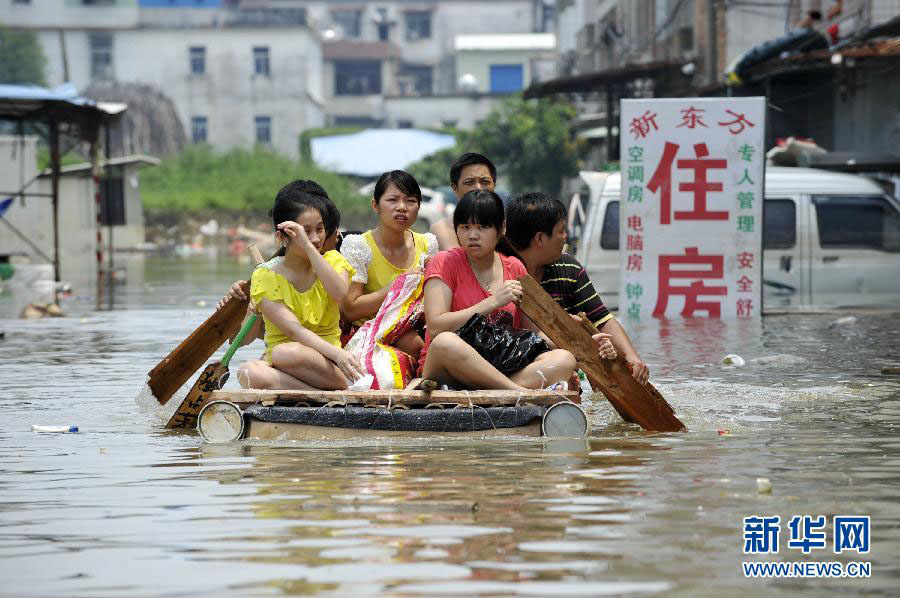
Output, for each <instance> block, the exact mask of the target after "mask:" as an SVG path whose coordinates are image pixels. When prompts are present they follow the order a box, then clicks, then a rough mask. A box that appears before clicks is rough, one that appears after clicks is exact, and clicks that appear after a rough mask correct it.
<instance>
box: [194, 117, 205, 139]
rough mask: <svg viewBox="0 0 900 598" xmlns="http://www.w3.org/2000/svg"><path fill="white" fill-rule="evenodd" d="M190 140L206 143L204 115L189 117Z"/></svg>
mask: <svg viewBox="0 0 900 598" xmlns="http://www.w3.org/2000/svg"><path fill="white" fill-rule="evenodd" d="M191 140H192V141H193V142H194V143H206V117H205V116H195V117H193V118H191Z"/></svg>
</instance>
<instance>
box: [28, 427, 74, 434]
mask: <svg viewBox="0 0 900 598" xmlns="http://www.w3.org/2000/svg"><path fill="white" fill-rule="evenodd" d="M31 431H32V432H43V433H54V434H69V433H74V432H77V431H78V426H31Z"/></svg>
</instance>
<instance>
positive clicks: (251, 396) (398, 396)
mask: <svg viewBox="0 0 900 598" xmlns="http://www.w3.org/2000/svg"><path fill="white" fill-rule="evenodd" d="M209 401H229V402H231V403H234V404H235V405H237V406H238V407H247V406H250V405H255V404H262V405H266V406H268V405H284V406H292V405H298V404H301V403H306V404H308V405H310V406H315V405H327V404H328V403H334V404H338V405H363V406H368V407H387V406H389V405H390V406H394V405H402V406H410V407H411V406H416V407H422V406H428V405H441V404H443V405H460V406H462V407H467V406H468V405H469V404H470V403H471V404H472V405H478V406H480V407H494V406H500V405H510V406H512V405H515V404H516V403H517V402H518V403H531V404H533V405H542V406H545V405H555V404H556V403H560V402H564V401H570V402H572V403H580V402H581V398H580V397H579V396H578V393H577V392H576V391H571V390H567V391H564V392H555V391H547V390H527V391H521V392H519V391H515V390H469V391H464V390H434V391H431V392H428V391H424V390H359V391H341V390H255V389H233V390H232V389H227V390H216V391H214V392H212V393H210V394H209V395H208V397H205V398H204V399H203V402H204V404H205V403H207V402H209Z"/></svg>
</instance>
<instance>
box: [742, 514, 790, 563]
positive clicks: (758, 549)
mask: <svg viewBox="0 0 900 598" xmlns="http://www.w3.org/2000/svg"><path fill="white" fill-rule="evenodd" d="M779 532H781V517H779V516H778V515H772V516H769V517H759V516H757V515H753V516H751V517H744V554H777V553H778V534H779Z"/></svg>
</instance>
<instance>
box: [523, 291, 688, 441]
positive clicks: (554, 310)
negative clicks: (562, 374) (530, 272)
mask: <svg viewBox="0 0 900 598" xmlns="http://www.w3.org/2000/svg"><path fill="white" fill-rule="evenodd" d="M519 282H520V283H522V289H523V290H524V294H523V296H522V301H521V302H520V303H519V307H520V308H521V309H522V311H523V312H525V315H527V316H528V317H529V318H531V321H532V322H534V323H535V324H536V325H537V326H538V328H540V329H541V330H542V331H543V332H544V334H546V335H547V337H549V338H550V340H552V341H553V342H554V343H556V345H557V346H558V347H560V348H563V349H566V350H568V351H570V352H571V353H572V354H573V355H574V356H575V359H576V360H577V361H578V365H579V366H580V367H581V369H582V370H584V373H585V374H587V377H588V381H589V382H590V383H591V386H592V387H593V388H594V390H599V391H600V392H602V393H603V395H604V396H605V397H606V398H607V399H608V400H609V402H610V403H611V404H612V406H613V407H614V408H615V409H616V411H618V412H619V413H620V414H622V415H623V417H624V418H625V419H626V421H633V422H635V423H637V424H639V425H640V426H641V427H643V428H644V429H646V430H653V431H656V432H677V431H681V430H684V429H685V426H684V424H683V423H681V422H680V421H679V420H678V418H677V417H675V415H674V410H673V409H672V407H671V405H669V404H668V403H667V402H666V400H665V399H664V398H663V397H662V395H661V394H659V391H657V390H656V389H655V388H653V389H652V390H650V388H652V385H650V384H649V382H648V386H649V388H647V387H644V386H642V385H641V384H640V383H639V382H638V381H637V380H635V379H634V377H633V376H632V375H631V367H630V366H629V365H628V362H627V361H625V359H624V358H623V357H622V356H619V357H617V358H616V359H614V360H613V359H602V358H601V357H600V356H599V355H598V354H597V344H596V343H595V342H594V340H593V339H592V338H591V335H590V333H589V332H588V330H586V329H585V328H584V327H583V325H582V324H580V323H579V322H576V321H575V319H574V318H572V317H571V316H570V315H569V314H568V313H566V312H565V311H564V310H563V308H561V307H560V306H559V305H558V304H557V303H556V301H554V300H553V298H552V297H550V295H548V294H547V293H546V292H545V291H544V289H542V288H541V285H540V284H538V282H537V281H536V280H534V279H533V278H531V277H530V276H523V277H521V278H519Z"/></svg>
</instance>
